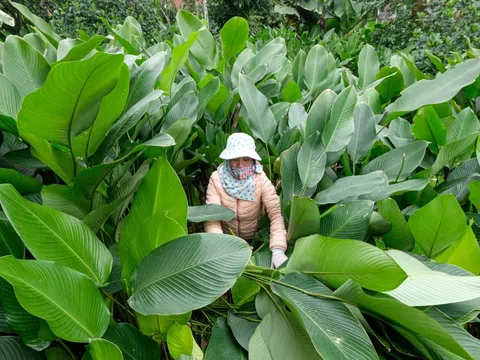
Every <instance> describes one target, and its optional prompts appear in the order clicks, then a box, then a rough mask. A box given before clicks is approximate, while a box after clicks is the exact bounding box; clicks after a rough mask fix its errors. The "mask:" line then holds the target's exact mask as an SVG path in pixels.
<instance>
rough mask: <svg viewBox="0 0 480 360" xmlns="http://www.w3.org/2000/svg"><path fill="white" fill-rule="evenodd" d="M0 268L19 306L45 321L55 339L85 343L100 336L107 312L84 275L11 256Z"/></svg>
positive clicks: (95, 290) (51, 264)
mask: <svg viewBox="0 0 480 360" xmlns="http://www.w3.org/2000/svg"><path fill="white" fill-rule="evenodd" d="M0 265H1V266H0V276H1V277H3V278H5V279H6V280H7V281H8V282H9V283H10V284H12V285H13V287H14V289H15V295H16V296H17V298H18V301H19V303H20V304H21V305H22V306H23V307H24V308H25V310H27V311H28V312H29V313H31V314H33V315H35V316H38V317H40V318H42V319H45V320H46V321H47V323H48V325H49V327H50V329H51V330H52V331H53V333H54V334H55V335H57V336H58V337H60V338H62V339H65V340H68V341H73V342H88V340H89V339H92V338H97V337H101V336H102V335H103V334H104V332H105V330H106V329H107V326H108V322H109V319H110V312H109V311H108V308H107V305H106V304H105V302H104V300H103V298H102V296H101V295H100V293H99V292H98V290H97V289H96V288H95V284H94V283H93V282H92V281H91V280H90V279H89V278H88V277H87V276H85V275H83V274H81V273H79V272H77V271H75V270H72V269H69V268H67V267H64V266H61V265H59V264H57V263H55V262H50V261H40V260H15V259H14V258H13V257H12V256H4V257H2V258H0ZM79 294H81V295H82V301H78V300H79V298H78V296H79Z"/></svg>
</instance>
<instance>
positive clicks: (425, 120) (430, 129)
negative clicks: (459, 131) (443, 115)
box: [412, 106, 447, 154]
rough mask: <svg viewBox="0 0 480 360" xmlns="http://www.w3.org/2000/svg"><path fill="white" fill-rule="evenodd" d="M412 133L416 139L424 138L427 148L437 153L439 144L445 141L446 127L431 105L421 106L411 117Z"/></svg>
mask: <svg viewBox="0 0 480 360" xmlns="http://www.w3.org/2000/svg"><path fill="white" fill-rule="evenodd" d="M413 122H414V124H413V126H412V133H413V135H414V136H415V138H416V139H417V140H425V141H428V142H429V143H430V144H429V145H428V148H429V149H430V150H431V151H432V152H434V153H435V154H438V151H439V149H440V147H441V146H443V145H445V144H446V142H447V129H446V128H445V125H443V123H442V120H440V118H439V117H438V115H437V113H436V112H435V109H434V108H433V106H425V107H424V108H421V109H420V110H419V111H418V113H417V115H416V116H415V117H414V118H413Z"/></svg>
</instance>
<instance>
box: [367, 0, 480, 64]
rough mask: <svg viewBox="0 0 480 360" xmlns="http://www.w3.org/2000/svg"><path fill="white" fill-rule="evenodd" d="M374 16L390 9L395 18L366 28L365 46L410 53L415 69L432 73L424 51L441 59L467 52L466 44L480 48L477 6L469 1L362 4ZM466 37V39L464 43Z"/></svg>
mask: <svg viewBox="0 0 480 360" xmlns="http://www.w3.org/2000/svg"><path fill="white" fill-rule="evenodd" d="M362 4H363V5H364V7H365V9H372V10H373V11H372V12H368V11H366V13H367V14H368V13H370V14H371V15H373V16H374V17H376V16H377V10H379V9H380V10H384V9H389V10H388V11H389V12H391V13H392V14H393V13H394V14H396V17H395V18H394V19H392V20H390V21H386V22H381V23H377V24H376V26H374V27H372V24H370V25H368V26H367V28H369V30H368V31H367V39H368V42H369V43H371V44H372V45H373V46H376V47H386V48H389V49H391V50H392V51H397V50H403V49H409V50H410V51H411V53H412V55H413V56H415V58H416V59H417V65H418V66H419V67H420V68H421V69H423V70H428V69H431V63H430V62H429V61H428V57H427V56H426V54H425V50H427V51H430V52H431V53H433V54H435V55H436V56H439V57H440V58H442V59H447V58H451V57H452V53H461V52H462V51H465V50H466V49H468V48H469V41H470V42H471V43H472V44H473V45H474V46H476V47H479V46H480V22H479V20H478V19H479V11H480V3H479V2H478V1H470V0H440V1H412V0H411V1H383V0H380V1H373V2H363V3H362ZM467 37H468V39H467Z"/></svg>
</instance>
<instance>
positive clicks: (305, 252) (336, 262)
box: [287, 235, 406, 291]
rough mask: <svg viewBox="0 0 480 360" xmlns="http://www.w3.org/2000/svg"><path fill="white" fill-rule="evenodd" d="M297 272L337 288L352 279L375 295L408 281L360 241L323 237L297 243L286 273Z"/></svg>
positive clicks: (389, 261)
mask: <svg viewBox="0 0 480 360" xmlns="http://www.w3.org/2000/svg"><path fill="white" fill-rule="evenodd" d="M339 254H341V256H340V255H339ZM295 271H301V272H303V273H304V274H307V275H311V276H313V277H315V278H316V279H318V280H321V281H322V282H324V283H326V284H327V285H329V286H332V287H335V288H337V287H339V286H340V285H342V284H343V283H345V281H347V280H348V279H353V280H355V281H358V282H359V283H360V284H361V285H362V287H364V288H367V289H371V290H376V291H388V290H392V289H394V288H396V287H397V286H398V285H400V283H401V282H402V281H403V280H405V278H406V274H405V273H404V271H403V270H402V269H401V268H400V267H399V266H398V265H397V263H396V262H395V261H394V260H393V259H392V258H391V257H390V256H388V255H387V254H386V253H385V252H383V251H382V250H380V249H379V248H377V247H375V246H372V245H370V244H367V243H364V242H362V241H358V240H346V239H331V238H327V237H324V236H321V235H312V236H309V237H306V238H303V239H300V240H298V241H297V243H296V244H295V249H294V251H293V254H292V256H291V257H290V260H289V261H288V264H287V272H289V273H290V272H295Z"/></svg>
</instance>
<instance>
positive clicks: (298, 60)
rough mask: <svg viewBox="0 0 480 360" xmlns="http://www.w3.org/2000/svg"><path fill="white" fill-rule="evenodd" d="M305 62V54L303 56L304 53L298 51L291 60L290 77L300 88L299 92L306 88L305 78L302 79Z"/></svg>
mask: <svg viewBox="0 0 480 360" xmlns="http://www.w3.org/2000/svg"><path fill="white" fill-rule="evenodd" d="M306 60H307V54H305V51H303V50H302V49H300V51H299V52H298V53H297V55H295V59H294V60H293V64H292V77H293V80H294V81H295V82H296V83H297V84H298V86H299V87H300V90H303V89H305V88H306V85H305V78H304V73H305V62H306Z"/></svg>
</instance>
